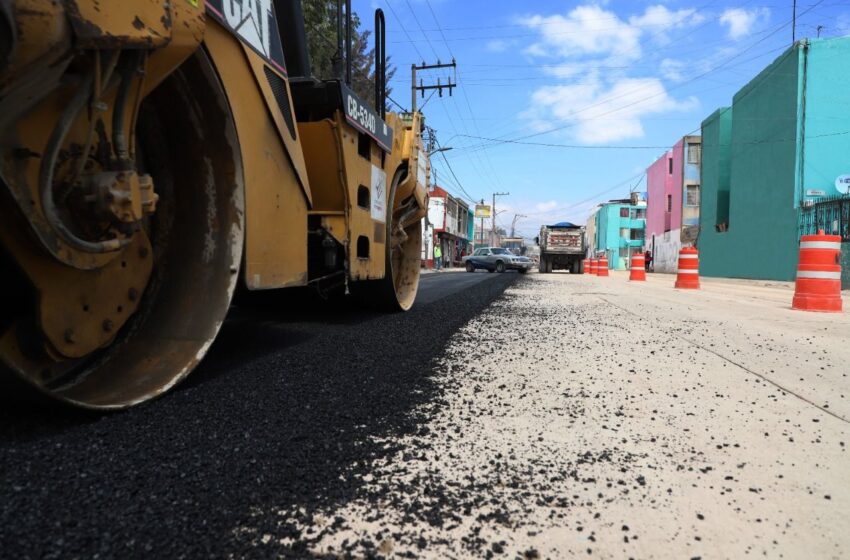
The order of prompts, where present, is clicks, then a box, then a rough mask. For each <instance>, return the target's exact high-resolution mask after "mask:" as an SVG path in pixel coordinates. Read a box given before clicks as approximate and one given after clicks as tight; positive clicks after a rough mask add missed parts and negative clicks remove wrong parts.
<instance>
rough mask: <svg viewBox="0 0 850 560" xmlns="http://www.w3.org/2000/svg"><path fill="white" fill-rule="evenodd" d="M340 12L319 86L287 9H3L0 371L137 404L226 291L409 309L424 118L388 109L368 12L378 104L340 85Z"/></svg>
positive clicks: (168, 0)
mask: <svg viewBox="0 0 850 560" xmlns="http://www.w3.org/2000/svg"><path fill="white" fill-rule="evenodd" d="M343 8H344V6H341V7H340V10H339V13H347V14H348V20H349V21H348V24H347V25H345V23H344V22H343V21H342V20H343V18H341V17H340V18H339V19H340V21H339V22H338V25H339V32H338V37H339V38H340V39H339V47H340V50H341V51H342V56H341V59H342V60H343V61H347V64H345V63H343V64H342V65H340V66H341V70H340V76H339V78H338V79H333V80H318V79H315V78H313V77H312V74H311V69H310V59H309V53H308V52H307V46H306V45H307V41H306V39H305V30H304V17H303V13H302V7H301V5H300V2H299V1H297V0H207V1H206V2H204V0H135V1H126V0H61V1H57V0H0V272H2V276H3V281H2V285H3V289H2V290H0V292H1V293H0V379H3V380H5V381H4V382H6V383H11V382H12V381H14V382H15V383H21V382H23V383H24V384H25V385H27V386H30V387H34V388H36V389H38V390H40V391H41V392H43V393H45V394H47V395H49V396H51V397H54V398H56V399H59V400H61V401H64V402H67V403H71V404H73V405H77V406H80V407H85V408H90V409H119V408H125V407H129V406H132V405H135V404H138V403H141V402H144V401H146V400H148V399H151V398H153V397H156V396H158V395H160V394H162V393H164V392H165V391H167V390H169V389H170V388H171V387H173V386H174V385H175V384H176V383H178V382H179V381H180V380H181V379H183V378H184V377H185V376H186V375H188V374H189V372H191V371H192V369H193V368H194V367H195V366H197V364H198V363H199V362H200V361H201V360H202V359H203V357H204V355H205V353H206V352H207V350H208V349H209V347H210V345H211V344H212V342H213V340H214V339H215V337H216V334H217V333H218V331H219V328H220V327H221V325H222V322H223V321H224V319H225V316H226V314H227V310H228V307H229V306H230V303H231V299H232V297H233V294H234V291H235V290H236V288H237V286H241V287H242V288H244V289H245V290H247V291H260V290H279V289H283V288H290V287H305V286H313V287H315V288H316V289H317V290H319V291H321V292H323V293H357V294H358V295H359V296H361V297H362V298H363V299H366V300H367V301H368V302H369V303H373V304H375V305H376V306H380V307H383V308H388V309H395V310H407V309H409V308H410V307H411V305H412V304H413V302H414V299H415V298H416V291H417V287H418V283H419V263H420V248H421V242H422V235H421V226H420V223H421V218H422V217H423V216H424V215H425V214H426V211H427V183H428V174H429V163H428V156H427V153H426V152H425V150H424V147H423V143H422V139H421V132H422V130H423V129H424V122H423V117H422V116H421V115H420V114H419V113H402V114H393V113H389V114H388V113H386V111H385V106H386V104H385V99H386V56H385V52H384V43H385V41H384V25H383V14H381V13H380V11H379V12H378V13H376V41H377V47H376V61H375V69H376V72H375V74H376V76H377V78H376V80H375V82H376V83H375V99H374V100H372V101H370V102H367V101H365V100H364V99H362V98H361V97H360V96H358V95H357V94H356V93H355V92H354V90H353V89H352V87H351V69H350V68H351V66H350V61H351V56H350V51H351V48H350V45H351V39H350V29H351V23H350V18H351V10H350V4H349V5H348V8H347V9H343ZM343 28H345V29H347V30H349V33H343V31H342V29H343ZM346 35H347V36H348V37H347V39H348V40H347V41H346V40H345V36H346ZM346 52H347V53H348V56H345V53H346ZM0 390H2V388H0Z"/></svg>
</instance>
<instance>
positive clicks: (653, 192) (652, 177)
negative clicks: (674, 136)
mask: <svg viewBox="0 0 850 560" xmlns="http://www.w3.org/2000/svg"><path fill="white" fill-rule="evenodd" d="M701 156H702V144H701V139H700V137H698V136H686V137H684V138H682V139H681V140H679V141H678V142H676V145H675V146H673V149H671V150H669V151H668V152H667V153H665V154H664V155H662V156H661V157H660V158H658V159H657V160H656V161H655V163H653V164H652V165H650V166H649V168H648V169H647V170H646V182H647V189H646V190H647V196H646V199H647V210H646V247H647V249H648V250H650V251H652V257H653V266H654V269H655V271H656V272H669V273H673V272H676V269H677V267H678V259H679V250H680V249H681V248H682V246H683V245H693V244H694V242H695V241H696V234H697V230H696V229H694V225H695V224H698V222H699V163H700V159H701Z"/></svg>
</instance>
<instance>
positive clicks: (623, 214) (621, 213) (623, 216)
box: [620, 208, 629, 218]
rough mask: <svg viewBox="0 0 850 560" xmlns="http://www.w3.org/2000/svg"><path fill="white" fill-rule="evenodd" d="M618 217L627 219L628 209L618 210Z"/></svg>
mask: <svg viewBox="0 0 850 560" xmlns="http://www.w3.org/2000/svg"><path fill="white" fill-rule="evenodd" d="M620 217H621V218H628V217H629V209H628V208H620Z"/></svg>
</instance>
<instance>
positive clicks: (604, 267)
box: [596, 255, 608, 276]
mask: <svg viewBox="0 0 850 560" xmlns="http://www.w3.org/2000/svg"><path fill="white" fill-rule="evenodd" d="M596 275H597V276H608V257H607V256H606V255H602V256H601V257H599V265H598V268H597V269H596Z"/></svg>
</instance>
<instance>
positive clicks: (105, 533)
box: [0, 273, 519, 559]
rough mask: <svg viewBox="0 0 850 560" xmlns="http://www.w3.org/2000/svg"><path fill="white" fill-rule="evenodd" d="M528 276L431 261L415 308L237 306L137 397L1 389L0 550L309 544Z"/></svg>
mask: <svg viewBox="0 0 850 560" xmlns="http://www.w3.org/2000/svg"><path fill="white" fill-rule="evenodd" d="M518 277H519V275H517V274H515V273H508V274H486V273H480V274H466V273H445V274H435V275H428V276H424V277H423V280H422V292H421V298H420V299H419V300H418V301H417V305H416V306H415V307H414V309H413V310H412V311H410V312H408V313H404V314H390V315H382V314H377V313H370V312H364V311H362V310H360V309H357V308H355V307H353V306H347V307H345V308H343V309H338V308H337V309H334V308H330V307H324V308H318V309H317V308H316V307H314V306H312V305H310V306H305V305H304V304H303V303H301V302H300V299H299V298H291V297H290V298H284V297H281V300H280V301H278V302H276V303H275V304H273V305H269V304H268V302H266V303H264V304H263V305H261V306H257V305H254V306H244V307H238V308H234V309H233V310H232V311H231V314H230V317H229V319H228V321H227V322H226V323H225V325H224V327H223V330H222V332H221V334H220V336H219V338H218V340H217V341H216V343H215V344H214V346H213V348H212V350H211V352H210V354H209V355H208V356H207V358H206V359H205V360H204V362H203V363H202V364H201V366H200V367H199V368H198V369H197V370H196V371H195V372H194V373H193V374H192V375H191V376H190V377H189V378H188V379H187V380H186V382H184V383H183V384H182V385H181V386H179V387H178V388H176V389H175V390H174V391H172V392H171V393H170V394H168V395H166V396H165V397H164V398H160V399H158V400H156V401H154V402H151V403H149V404H145V405H142V406H140V407H137V408H135V409H132V410H129V411H126V412H120V413H114V414H91V413H85V412H78V411H75V410H69V409H67V408H63V407H55V406H50V407H43V406H39V407H34V405H18V404H15V403H10V402H4V401H2V400H0V557H2V558H15V559H18V558H60V557H61V558H66V557H79V558H127V557H149V558H181V557H193V558H194V557H225V556H226V557H245V556H250V557H256V556H257V555H258V553H259V551H258V549H256V548H254V546H253V544H252V543H253V542H254V539H255V538H256V535H258V534H259V535H262V534H271V535H274V536H275V539H276V542H279V544H277V545H275V544H274V543H272V545H271V546H264V547H263V548H262V554H263V555H273V556H275V557H280V556H283V557H293V558H304V557H307V556H309V554H308V552H307V547H308V545H309V538H308V537H307V536H306V535H302V534H300V532H299V531H298V529H296V528H295V527H296V525H299V526H302V527H303V526H305V525H309V524H310V520H311V516H312V515H313V513H314V512H315V511H318V510H320V509H323V510H327V509H328V508H330V507H333V506H336V505H343V504H345V503H346V502H347V501H348V500H350V499H352V498H353V497H354V496H355V495H356V493H357V490H358V484H359V483H358V482H357V480H359V479H360V476H352V475H353V474H360V475H362V474H365V472H364V471H367V470H368V465H369V464H370V462H371V461H373V460H374V459H375V458H376V457H380V456H382V455H387V454H393V453H395V452H396V451H397V450H394V449H393V448H392V447H391V446H389V447H388V446H385V445H378V444H375V443H372V442H373V441H375V440H376V439H381V438H383V437H386V436H400V435H404V434H409V433H418V432H419V431H421V430H427V429H428V428H427V418H421V417H417V415H416V414H414V411H415V409H416V408H417V406H418V405H420V404H422V403H424V402H433V401H435V400H439V399H440V394H439V391H438V390H437V389H436V386H435V385H434V383H433V382H432V379H431V372H432V366H433V363H434V360H435V359H436V358H439V357H440V355H441V353H442V351H443V349H444V348H445V346H446V344H447V341H448V340H449V338H450V337H451V335H452V334H453V333H454V332H455V331H456V330H457V329H458V328H459V327H461V326H462V325H463V324H464V323H465V322H467V321H468V320H469V319H471V318H472V317H474V316H475V315H476V314H477V313H478V312H479V311H481V310H482V309H483V308H484V307H485V306H487V305H488V304H489V303H490V302H491V301H493V300H494V299H495V298H497V297H498V296H499V295H500V294H501V293H502V292H503V291H504V289H505V288H506V287H507V286H508V285H510V284H511V283H512V282H514V281H515V280H516V279H518ZM151 351H152V352H155V351H156V349H155V348H152V349H151ZM276 511H299V512H300V514H299V515H300V516H301V519H298V523H296V524H289V523H287V522H286V521H285V520H284V519H282V518H281V517H279V516H277V515H275V514H274V512H276Z"/></svg>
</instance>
